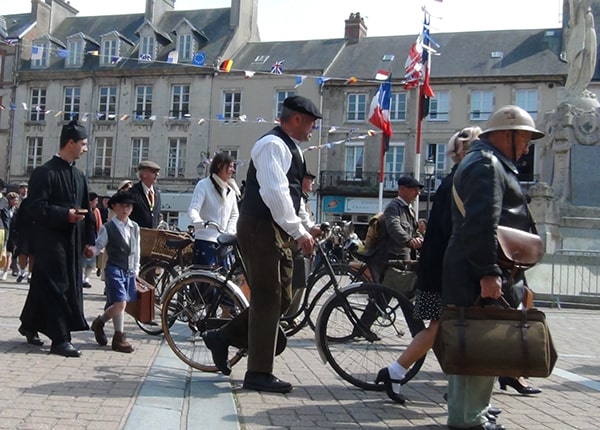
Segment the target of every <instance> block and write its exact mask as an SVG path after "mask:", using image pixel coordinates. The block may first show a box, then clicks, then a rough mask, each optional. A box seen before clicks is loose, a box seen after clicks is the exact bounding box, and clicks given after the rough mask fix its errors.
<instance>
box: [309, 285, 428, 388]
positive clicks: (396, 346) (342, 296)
mask: <svg viewBox="0 0 600 430" xmlns="http://www.w3.org/2000/svg"><path fill="white" fill-rule="evenodd" d="M317 324H318V325H317V331H316V333H315V335H316V339H317V346H318V348H319V353H320V354H321V357H322V358H323V360H326V361H327V362H328V363H329V364H331V367H332V368H333V370H334V371H335V372H336V373H337V374H338V375H340V376H341V377H342V378H343V379H344V380H346V381H348V382H350V383H351V384H353V385H356V386H357V387H360V388H363V389H365V390H377V391H381V390H383V389H384V387H383V385H378V384H375V377H376V375H377V372H378V371H379V369H381V368H382V367H385V366H387V365H388V364H389V363H391V362H392V361H394V360H396V359H397V358H398V356H399V355H400V354H402V352H403V351H404V350H405V349H406V347H407V346H408V345H409V344H410V342H411V341H412V338H413V336H414V335H416V334H417V333H418V332H419V331H421V330H422V329H423V328H424V324H423V321H421V320H419V319H415V318H414V317H413V305H412V303H411V302H410V301H409V300H408V299H406V297H404V295H403V294H402V293H400V292H398V291H395V290H393V289H391V288H389V287H385V286H383V285H379V284H367V283H362V284H356V285H350V286H349V287H347V288H344V289H343V290H342V291H340V292H339V294H336V295H335V296H332V297H331V298H330V300H329V301H328V302H327V303H326V304H325V305H324V306H323V308H322V310H321V312H320V314H319V317H318V323H317ZM424 360H425V357H423V358H421V359H420V360H419V361H417V362H416V363H415V364H414V365H413V366H412V367H411V368H410V369H409V371H408V373H407V375H406V377H405V378H404V380H403V382H402V383H403V384H405V383H406V382H408V381H409V380H410V379H412V378H413V377H414V376H415V375H416V374H417V372H418V371H419V369H420V368H421V366H422V365H423V361H424Z"/></svg>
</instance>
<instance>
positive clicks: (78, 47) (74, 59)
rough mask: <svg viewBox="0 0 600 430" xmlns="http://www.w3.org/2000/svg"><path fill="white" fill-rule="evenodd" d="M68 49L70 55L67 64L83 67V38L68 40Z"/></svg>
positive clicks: (68, 65)
mask: <svg viewBox="0 0 600 430" xmlns="http://www.w3.org/2000/svg"><path fill="white" fill-rule="evenodd" d="M67 51H68V53H69V55H68V57H67V59H66V66H67V67H81V65H82V64H83V40H82V39H76V40H69V41H68V42H67Z"/></svg>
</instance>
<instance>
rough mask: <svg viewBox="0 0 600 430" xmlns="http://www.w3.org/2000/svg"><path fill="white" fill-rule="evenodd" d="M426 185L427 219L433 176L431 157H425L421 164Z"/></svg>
mask: <svg viewBox="0 0 600 430" xmlns="http://www.w3.org/2000/svg"><path fill="white" fill-rule="evenodd" d="M423 171H424V172H425V179H426V183H425V185H426V186H427V220H428V221H429V201H430V195H431V179H432V178H434V177H435V162H434V161H433V160H432V159H427V161H425V165H424V166H423Z"/></svg>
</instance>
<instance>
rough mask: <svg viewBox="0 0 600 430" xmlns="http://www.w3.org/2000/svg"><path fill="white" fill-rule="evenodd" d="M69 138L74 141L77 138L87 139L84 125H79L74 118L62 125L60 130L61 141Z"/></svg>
mask: <svg viewBox="0 0 600 430" xmlns="http://www.w3.org/2000/svg"><path fill="white" fill-rule="evenodd" d="M71 139H73V140H74V141H75V142H77V141H78V140H83V139H87V131H86V130H85V127H83V126H82V125H79V124H78V123H77V120H76V119H74V120H72V121H71V122H70V123H68V124H66V125H64V126H63V128H62V130H61V132H60V140H61V141H62V142H64V141H69V140H71Z"/></svg>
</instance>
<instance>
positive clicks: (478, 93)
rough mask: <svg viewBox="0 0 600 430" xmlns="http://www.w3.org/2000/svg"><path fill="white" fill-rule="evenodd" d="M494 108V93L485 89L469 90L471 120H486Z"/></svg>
mask: <svg viewBox="0 0 600 430" xmlns="http://www.w3.org/2000/svg"><path fill="white" fill-rule="evenodd" d="M493 110H494V93H493V92H492V91H487V90H473V91H471V116H470V118H469V119H470V120H471V121H486V120H487V119H488V118H489V117H490V115H491V114H492V112H493Z"/></svg>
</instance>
